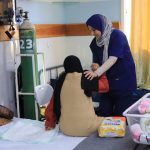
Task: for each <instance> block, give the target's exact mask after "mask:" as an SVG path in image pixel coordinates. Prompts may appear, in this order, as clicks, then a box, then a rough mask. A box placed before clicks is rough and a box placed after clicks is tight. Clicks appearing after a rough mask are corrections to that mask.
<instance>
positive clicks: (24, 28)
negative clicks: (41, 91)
mask: <svg viewBox="0 0 150 150" xmlns="http://www.w3.org/2000/svg"><path fill="white" fill-rule="evenodd" d="M24 13H25V15H24V21H23V23H22V24H21V25H20V27H19V36H20V53H21V70H22V72H21V76H22V77H21V80H22V93H34V86H35V84H36V85H38V83H39V81H38V79H39V78H38V62H37V50H36V32H35V27H34V26H33V25H32V24H31V22H30V20H29V18H28V12H24ZM22 54H27V55H26V56H25V57H23V56H24V55H22ZM29 55H30V56H31V55H32V56H33V55H34V61H33V60H32V57H30V56H29ZM34 73H35V78H34V77H33V76H34ZM34 82H36V83H34ZM21 100H22V101H23V102H22V103H21V104H22V105H23V106H22V108H23V110H22V111H23V116H24V118H28V119H37V118H39V115H38V117H37V115H36V114H37V111H38V114H39V110H38V109H36V108H38V106H37V104H35V97H34V95H32V94H23V95H22V98H21Z"/></svg>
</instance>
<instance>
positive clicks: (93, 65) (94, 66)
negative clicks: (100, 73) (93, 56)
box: [91, 63, 99, 71]
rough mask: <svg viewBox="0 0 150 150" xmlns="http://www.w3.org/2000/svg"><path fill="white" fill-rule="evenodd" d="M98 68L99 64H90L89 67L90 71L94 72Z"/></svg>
mask: <svg viewBox="0 0 150 150" xmlns="http://www.w3.org/2000/svg"><path fill="white" fill-rule="evenodd" d="M98 68H99V64H97V63H92V65H91V69H92V71H96V70H97V69H98Z"/></svg>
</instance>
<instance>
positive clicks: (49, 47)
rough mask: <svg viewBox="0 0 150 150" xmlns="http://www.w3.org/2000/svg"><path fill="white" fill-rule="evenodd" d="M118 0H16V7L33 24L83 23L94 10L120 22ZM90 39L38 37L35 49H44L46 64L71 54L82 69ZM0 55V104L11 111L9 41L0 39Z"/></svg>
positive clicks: (87, 62) (59, 61) (86, 64)
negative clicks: (55, 0)
mask: <svg viewBox="0 0 150 150" xmlns="http://www.w3.org/2000/svg"><path fill="white" fill-rule="evenodd" d="M120 1H121V0H102V1H100V2H93V3H92V2H89V3H72V4H71V3H46V2H35V1H26V0H17V6H18V7H19V6H20V7H22V8H23V9H24V10H27V11H29V17H30V20H31V21H32V23H33V24H66V23H67V24H70V23H83V22H85V21H86V19H87V18H88V17H89V16H90V15H92V14H94V13H103V14H104V15H107V16H108V17H109V18H110V19H111V20H112V21H120V9H121V6H120ZM91 39H92V37H91V36H68V37H50V38H41V39H37V50H38V51H39V52H44V54H45V64H46V67H50V66H54V65H59V64H62V62H63V60H64V58H65V57H66V56H67V55H71V54H72V55H76V56H78V57H79V58H80V59H81V61H82V64H83V66H84V68H88V67H89V66H90V63H91V52H90V49H89V43H90V41H91ZM17 42H18V41H17ZM18 46H19V44H18ZM18 51H19V47H18ZM0 57H1V58H0V77H1V80H0V104H1V105H5V106H7V107H9V108H11V109H12V110H14V103H15V94H14V91H15V88H14V87H15V86H14V85H15V84H14V70H13V68H14V63H13V58H14V57H13V45H12V42H9V41H7V42H0ZM39 64H40V65H39V69H40V68H41V66H42V65H41V64H42V63H41V60H39Z"/></svg>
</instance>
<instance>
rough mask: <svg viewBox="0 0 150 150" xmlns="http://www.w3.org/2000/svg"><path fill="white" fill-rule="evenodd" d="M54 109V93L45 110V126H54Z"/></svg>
mask: <svg viewBox="0 0 150 150" xmlns="http://www.w3.org/2000/svg"><path fill="white" fill-rule="evenodd" d="M53 109H54V95H53V96H52V98H51V100H50V102H49V104H48V106H47V107H46V110H45V127H50V128H54V127H55V125H56V115H55V113H54V111H53Z"/></svg>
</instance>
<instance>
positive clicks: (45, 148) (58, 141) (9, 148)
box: [0, 118, 86, 150]
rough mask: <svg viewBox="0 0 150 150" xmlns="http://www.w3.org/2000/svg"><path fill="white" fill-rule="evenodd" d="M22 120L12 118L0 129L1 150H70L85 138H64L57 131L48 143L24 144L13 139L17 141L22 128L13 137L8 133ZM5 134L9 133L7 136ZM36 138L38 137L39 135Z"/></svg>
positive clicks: (64, 136) (24, 142)
mask: <svg viewBox="0 0 150 150" xmlns="http://www.w3.org/2000/svg"><path fill="white" fill-rule="evenodd" d="M22 120H25V119H21V118H14V119H13V121H12V122H11V123H9V124H7V125H4V126H1V127H0V149H2V150H72V149H74V148H75V147H76V146H77V145H78V144H79V143H80V142H81V141H82V140H84V139H85V138H86V137H70V136H66V135H64V134H63V133H61V132H60V131H59V132H58V133H57V134H55V137H54V138H53V140H50V141H49V142H45V143H42V142H41V143H40V142H39V143H32V142H30V141H29V142H26V141H25V140H24V141H17V140H15V139H17V138H16V135H17V133H19V132H21V131H23V130H21V129H22V128H19V129H18V131H16V133H14V135H13V136H12V135H11V134H10V133H13V130H12V129H15V127H17V126H16V123H18V122H22ZM28 120H29V119H28ZM14 124H15V126H14ZM18 127H19V126H18ZM28 128H29V126H28ZM16 129H17V128H16ZM19 130H20V131H19ZM9 131H10V132H9ZM14 131H15V130H14ZM6 133H9V136H8V134H6ZM3 135H5V136H3ZM20 135H21V134H20ZM35 136H36V132H35ZM37 136H39V134H38V135H37ZM8 137H9V138H8ZM10 137H12V138H10ZM7 138H8V139H7Z"/></svg>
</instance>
